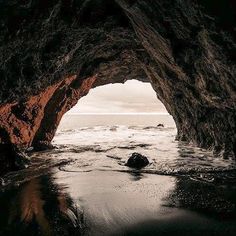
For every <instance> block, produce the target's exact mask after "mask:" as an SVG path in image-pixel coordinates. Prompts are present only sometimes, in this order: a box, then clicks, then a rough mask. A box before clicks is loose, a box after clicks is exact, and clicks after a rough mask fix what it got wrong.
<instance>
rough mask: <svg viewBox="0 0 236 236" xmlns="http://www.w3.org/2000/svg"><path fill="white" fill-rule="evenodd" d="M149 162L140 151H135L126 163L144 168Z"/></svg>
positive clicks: (132, 166)
mask: <svg viewBox="0 0 236 236" xmlns="http://www.w3.org/2000/svg"><path fill="white" fill-rule="evenodd" d="M148 164H149V161H148V158H147V157H146V156H144V155H142V154H140V153H136V152H134V153H133V154H132V155H131V156H130V157H129V159H128V161H127V163H126V164H125V165H126V166H128V167H131V168H137V169H140V168H143V167H145V166H147V165H148Z"/></svg>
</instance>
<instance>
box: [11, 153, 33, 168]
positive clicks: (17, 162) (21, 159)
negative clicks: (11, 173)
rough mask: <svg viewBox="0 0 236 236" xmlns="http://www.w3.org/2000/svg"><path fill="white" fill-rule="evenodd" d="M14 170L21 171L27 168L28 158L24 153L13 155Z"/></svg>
mask: <svg viewBox="0 0 236 236" xmlns="http://www.w3.org/2000/svg"><path fill="white" fill-rule="evenodd" d="M14 156H15V157H14V168H15V169H16V170H22V169H25V168H27V167H28V166H29V164H30V158H29V156H27V155H26V154H25V153H24V152H22V151H18V152H16V153H15V154H14Z"/></svg>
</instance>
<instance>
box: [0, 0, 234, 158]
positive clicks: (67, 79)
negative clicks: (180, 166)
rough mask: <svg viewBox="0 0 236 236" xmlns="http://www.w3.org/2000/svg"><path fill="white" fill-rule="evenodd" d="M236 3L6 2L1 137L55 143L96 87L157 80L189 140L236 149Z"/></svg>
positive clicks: (0, 50) (2, 11)
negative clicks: (69, 114) (64, 122)
mask: <svg viewBox="0 0 236 236" xmlns="http://www.w3.org/2000/svg"><path fill="white" fill-rule="evenodd" d="M235 10H236V8H235V1H232V0H227V1H221V0H219V1H217V3H216V1H213V0H208V1H204V0H150V1H148V0H51V1H47V0H24V1H20V0H18V1H17V0H8V1H7V0H2V1H0V31H1V34H0V42H1V44H0V78H1V85H0V86H1V89H0V143H1V147H2V148H3V149H4V148H5V146H6V145H11V146H18V147H23V148H27V147H29V146H34V147H35V148H36V149H42V148H44V147H48V146H49V145H50V142H51V140H52V138H53V136H54V134H55V131H56V128H57V126H58V124H59V122H60V119H61V117H62V116H63V114H64V113H65V112H66V111H68V110H69V109H70V108H71V107H72V106H73V105H75V104H76V102H77V101H78V99H79V98H80V97H82V96H85V95H86V94H87V93H88V91H89V89H90V88H92V87H96V86H100V85H104V84H109V83H117V82H124V81H126V80H128V79H139V80H142V81H150V82H151V84H152V86H153V88H154V90H155V91H156V93H157V97H158V98H159V99H160V100H161V101H162V102H163V104H164V105H165V106H166V108H167V110H168V112H169V113H170V114H171V115H172V116H173V118H174V120H175V122H176V126H177V129H178V136H177V138H178V139H179V140H184V141H189V142H194V143H196V144H197V145H199V146H201V147H204V148H213V149H214V150H215V151H216V152H220V151H224V155H225V156H229V155H235V153H236V127H235V122H236V109H235V108H236V83H235V82H236V79H235V75H236V69H235V59H236V45H235V38H236V35H235V32H236V31H235V27H236V26H235Z"/></svg>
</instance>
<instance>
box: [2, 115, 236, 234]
mask: <svg viewBox="0 0 236 236" xmlns="http://www.w3.org/2000/svg"><path fill="white" fill-rule="evenodd" d="M159 123H163V124H164V125H165V127H164V128H163V127H157V124H159ZM175 135H176V129H175V126H174V123H173V120H172V119H171V117H169V116H163V115H162V116H156V115H152V116H138V117H137V116H128V117H127V116H126V117H124V116H116V117H114V116H112V118H111V117H110V116H105V117H104V116H94V117H88V116H79V117H78V116H75V115H73V116H67V117H65V118H64V119H63V120H62V124H61V126H60V127H59V130H58V132H57V134H56V136H55V138H54V141H53V143H54V145H56V147H57V148H56V149H54V150H51V151H47V152H41V153H37V154H32V166H31V167H30V168H29V169H27V170H23V171H20V172H17V173H10V174H8V175H7V176H5V177H4V179H3V180H2V183H3V186H2V188H1V192H0V204H1V206H0V209H1V214H0V235H190V234H191V235H202V234H204V235H224V234H227V235H234V234H235V232H236V224H235V223H236V171H235V170H236V164H235V160H230V159H228V160H224V159H223V158H221V157H220V156H218V157H217V156H213V155H212V153H211V152H209V151H205V150H202V149H199V148H197V147H195V146H194V145H187V144H186V143H181V142H177V141H175ZM133 152H139V153H142V154H144V155H146V156H147V157H148V158H149V160H150V162H151V163H150V165H149V166H147V167H146V168H144V169H142V170H134V169H130V168H128V167H126V166H125V165H124V164H125V162H126V161H127V159H128V157H129V155H130V154H132V153H133Z"/></svg>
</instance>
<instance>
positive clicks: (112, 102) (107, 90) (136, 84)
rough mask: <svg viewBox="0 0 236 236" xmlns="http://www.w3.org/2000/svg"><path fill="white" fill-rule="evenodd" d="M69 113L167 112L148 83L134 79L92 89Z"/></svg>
mask: <svg viewBox="0 0 236 236" xmlns="http://www.w3.org/2000/svg"><path fill="white" fill-rule="evenodd" d="M69 113H70V114H71V113H167V111H166V109H165V107H164V106H163V104H162V103H161V102H160V101H159V100H158V99H157V97H156V93H155V92H154V90H153V88H152V87H151V85H150V84H149V83H142V82H140V81H136V80H130V81H127V82H126V83H125V84H109V85H105V86H101V87H97V88H95V89H92V90H91V91H90V92H89V94H88V95H87V96H85V97H83V98H81V99H80V100H79V102H78V103H77V105H76V106H75V107H74V108H72V109H71V110H70V111H69Z"/></svg>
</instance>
